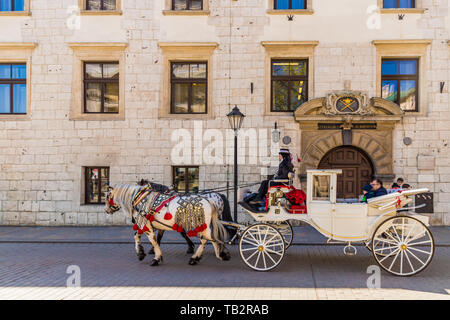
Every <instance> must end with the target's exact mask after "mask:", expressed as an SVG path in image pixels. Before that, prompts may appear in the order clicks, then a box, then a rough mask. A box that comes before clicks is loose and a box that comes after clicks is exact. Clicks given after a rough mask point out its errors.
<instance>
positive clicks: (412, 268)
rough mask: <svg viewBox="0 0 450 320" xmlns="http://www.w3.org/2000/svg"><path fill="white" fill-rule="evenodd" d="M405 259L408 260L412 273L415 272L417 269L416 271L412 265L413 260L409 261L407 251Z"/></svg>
mask: <svg viewBox="0 0 450 320" xmlns="http://www.w3.org/2000/svg"><path fill="white" fill-rule="evenodd" d="M405 257H406V260H408V263H409V266H410V267H411V270H412V272H414V271H415V269H414V267H413V265H412V263H411V260H410V259H409V256H408V252H407V250H405Z"/></svg>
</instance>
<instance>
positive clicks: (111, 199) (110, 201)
mask: <svg viewBox="0 0 450 320" xmlns="http://www.w3.org/2000/svg"><path fill="white" fill-rule="evenodd" d="M108 203H109V205H110V206H113V205H114V200H113V198H109V201H108Z"/></svg>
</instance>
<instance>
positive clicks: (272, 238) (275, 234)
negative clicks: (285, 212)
mask: <svg viewBox="0 0 450 320" xmlns="http://www.w3.org/2000/svg"><path fill="white" fill-rule="evenodd" d="M276 236H278V234H276V233H274V235H273V237H272V238H270V239H269V240H268V241H266V242H265V243H270V242H271V241H272V239H273V238H275V237H276Z"/></svg>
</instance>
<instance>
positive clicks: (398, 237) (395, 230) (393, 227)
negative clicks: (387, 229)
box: [391, 226, 402, 241]
mask: <svg viewBox="0 0 450 320" xmlns="http://www.w3.org/2000/svg"><path fill="white" fill-rule="evenodd" d="M391 228H392V229H394V232H395V235H396V236H397V239H394V240H397V241H398V240H401V239H402V238H400V236H399V235H398V233H397V229H396V228H395V226H391Z"/></svg>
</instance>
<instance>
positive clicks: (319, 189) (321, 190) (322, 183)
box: [312, 175, 330, 201]
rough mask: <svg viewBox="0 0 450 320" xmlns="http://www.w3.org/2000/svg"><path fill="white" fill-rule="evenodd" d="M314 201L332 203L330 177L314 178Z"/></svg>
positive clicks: (315, 176) (316, 176)
mask: <svg viewBox="0 0 450 320" xmlns="http://www.w3.org/2000/svg"><path fill="white" fill-rule="evenodd" d="M312 199H313V200H316V201H330V176H328V175H326V176H325V175H320V176H318V175H314V176H313V198H312Z"/></svg>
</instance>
